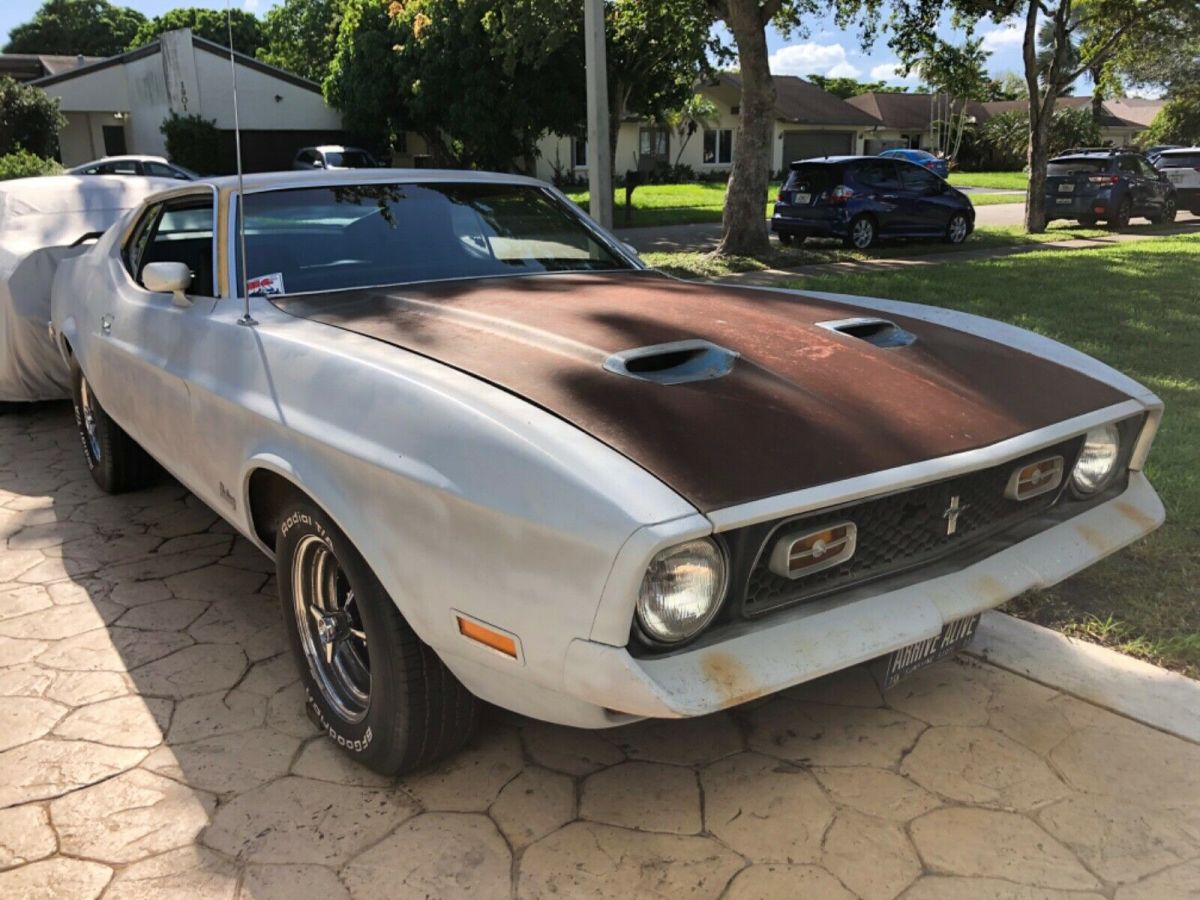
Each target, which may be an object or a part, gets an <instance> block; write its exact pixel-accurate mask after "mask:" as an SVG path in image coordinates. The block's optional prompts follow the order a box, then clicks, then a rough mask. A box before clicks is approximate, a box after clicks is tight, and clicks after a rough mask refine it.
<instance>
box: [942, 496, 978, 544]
mask: <svg viewBox="0 0 1200 900" xmlns="http://www.w3.org/2000/svg"><path fill="white" fill-rule="evenodd" d="M970 508H971V505H970V504H969V503H968V504H967V505H965V506H962V505H960V503H959V499H958V494H955V495H954V496H952V497H951V498H950V505H949V506H947V507H946V511H945V512H943V513H942V518H943V519H945V520H946V535H947V537H948V536H950V535H952V534H954V533H955V532H956V531H958V517H959V516H961V515H962V514H963V513H965V512H966V511H967V510H968V509H970Z"/></svg>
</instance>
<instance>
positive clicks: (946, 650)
mask: <svg viewBox="0 0 1200 900" xmlns="http://www.w3.org/2000/svg"><path fill="white" fill-rule="evenodd" d="M978 626H979V616H971V617H969V618H966V619H957V620H955V621H953V622H948V623H946V624H945V625H943V626H942V633H941V634H939V635H938V636H937V637H931V638H929V639H928V640H924V641H918V642H917V643H915V644H909V645H908V646H907V647H901V648H900V649H899V650H897V651H895V652H894V653H893V654H892V655H891V656H889V657H888V663H887V673H886V675H885V676H884V679H883V686H884V687H885V688H890V687H891V686H892V685H894V684H895V683H896V682H897V681H899V680H900V679H901V678H904V677H905V676H907V675H911V674H912V673H913V672H915V671H917V669H923V668H925V667H926V666H928V665H932V664H933V663H935V662H937V661H938V660H939V659H945V658H946V657H947V656H953V655H954V654H955V653H957V652H958V651H959V650H961V649H962V648H963V647H965V646H966V645H967V644H969V643H971V638H973V637H975V629H976V628H977V627H978Z"/></svg>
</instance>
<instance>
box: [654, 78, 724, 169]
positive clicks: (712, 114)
mask: <svg viewBox="0 0 1200 900" xmlns="http://www.w3.org/2000/svg"><path fill="white" fill-rule="evenodd" d="M716 118H717V107H716V104H714V103H713V102H712V101H711V100H709V99H708V98H707V97H705V96H703V95H701V94H693V95H692V96H691V99H689V100H687V101H686V102H685V103H684V104H683V106H681V107H679V109H673V110H671V111H670V112H668V113H667V115H666V120H667V125H668V126H669V127H670V128H671V129H672V130H673V131H674V132H675V133H676V134H678V135H679V137H680V141H679V152H678V153H676V154H675V165H679V160H681V159H683V150H684V148H685V147H686V146H687V145H688V141H690V140H691V139H692V135H694V134H695V133H696V132H697V131H699V130H700V129H701V128H707V127H709V126H710V125H712V124H713V122H714V121H715V120H716Z"/></svg>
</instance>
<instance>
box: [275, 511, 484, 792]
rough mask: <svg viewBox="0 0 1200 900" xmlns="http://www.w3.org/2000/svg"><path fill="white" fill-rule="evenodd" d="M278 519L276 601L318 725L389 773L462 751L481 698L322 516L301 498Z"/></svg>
mask: <svg viewBox="0 0 1200 900" xmlns="http://www.w3.org/2000/svg"><path fill="white" fill-rule="evenodd" d="M279 522H280V527H279V533H278V535H277V536H276V539H275V566H276V578H277V581H278V583H279V600H280V603H281V605H282V608H283V616H284V621H285V627H286V629H287V632H288V637H289V638H290V640H291V643H292V649H293V650H294V652H295V654H296V659H297V662H298V663H299V666H300V675H301V678H302V680H303V682H304V687H305V690H306V692H307V694H308V700H309V703H310V704H311V707H312V709H313V710H314V711H315V713H316V718H317V721H318V724H319V725H320V727H321V730H322V731H324V732H325V733H326V734H327V735H328V736H329V738H330V739H332V740H333V741H334V742H335V743H336V744H337V745H338V746H339V747H341V748H342V750H343V751H345V752H346V753H347V754H348V755H349V756H351V757H352V758H353V759H355V760H357V761H358V762H360V763H362V764H363V765H365V766H367V767H368V768H370V769H374V770H375V771H376V772H382V773H384V774H388V775H391V774H395V773H399V772H407V771H411V770H413V769H418V768H421V767H422V766H425V765H428V764H429V763H432V762H434V761H435V760H438V759H440V758H442V757H444V756H448V755H450V754H451V753H454V752H455V751H457V750H459V749H460V748H461V747H462V746H463V745H464V744H465V743H466V742H467V740H469V739H470V737H471V734H472V733H473V732H474V730H475V725H476V721H477V719H478V706H479V703H478V701H477V700H476V699H475V698H474V697H473V696H472V695H471V694H470V693H469V692H468V691H467V689H466V688H464V687H463V686H462V684H461V683H459V681H458V679H456V678H455V677H454V675H453V674H452V673H451V672H450V670H449V669H447V668H446V666H445V664H443V663H442V661H441V660H440V659H439V658H438V656H437V654H436V653H434V652H433V650H432V649H430V648H429V647H428V646H427V645H426V644H425V643H423V642H422V641H421V639H420V638H418V637H417V635H416V634H415V633H414V632H413V630H412V628H411V627H410V626H409V624H408V623H407V622H406V621H405V620H404V617H403V616H402V615H401V614H400V611H399V610H398V609H397V608H396V605H395V604H394V603H393V602H392V599H391V597H389V596H388V594H387V592H386V591H385V590H384V588H383V585H381V584H380V583H379V580H378V579H377V578H376V577H375V574H374V573H373V572H372V571H371V569H370V567H369V566H368V565H367V564H366V562H365V561H364V560H363V558H362V557H361V556H359V554H358V551H357V550H355V549H354V547H353V546H352V545H351V543H350V542H349V541H348V540H347V539H346V537H345V535H343V534H342V533H341V531H340V530H339V529H338V528H337V526H336V525H334V524H333V522H332V521H331V520H330V519H329V517H328V516H326V515H325V514H324V513H323V512H321V511H320V510H319V509H317V508H316V507H315V506H313V505H312V504H311V503H308V502H305V501H304V500H303V499H301V498H299V497H298V498H297V499H296V500H294V501H291V502H289V503H287V504H285V505H284V508H283V510H282V513H281V515H280V518H279Z"/></svg>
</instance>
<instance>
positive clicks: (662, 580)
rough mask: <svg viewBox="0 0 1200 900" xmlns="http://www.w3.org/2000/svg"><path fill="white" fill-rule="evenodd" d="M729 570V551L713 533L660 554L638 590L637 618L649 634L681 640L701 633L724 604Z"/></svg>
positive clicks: (667, 641)
mask: <svg viewBox="0 0 1200 900" xmlns="http://www.w3.org/2000/svg"><path fill="white" fill-rule="evenodd" d="M725 573H726V568H725V556H724V554H723V553H722V552H721V548H720V547H718V546H717V545H716V543H715V542H713V541H712V540H711V539H709V538H702V539H700V540H696V541H687V542H686V543H683V544H679V545H678V546H675V547H668V548H667V549H666V550H663V551H662V552H661V553H659V554H658V555H657V556H655V557H654V559H652V560H650V565H649V566H647V567H646V574H645V575H644V576H643V577H642V586H641V589H640V590H639V591H638V601H637V618H638V624H639V625H641V627H642V630H643V631H644V632H645V633H646V636H647V637H649V638H650V639H651V640H654V641H659V642H661V643H664V644H677V643H679V642H680V641H684V640H687V639H688V638H690V637H693V636H695V635H696V634H698V633H699V632H700V630H701V629H703V628H704V626H705V625H707V624H708V623H709V622H710V621H711V620H712V617H713V616H714V615H716V612H717V609H718V608H719V607H720V605H721V597H722V595H724V593H725Z"/></svg>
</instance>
